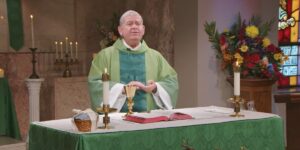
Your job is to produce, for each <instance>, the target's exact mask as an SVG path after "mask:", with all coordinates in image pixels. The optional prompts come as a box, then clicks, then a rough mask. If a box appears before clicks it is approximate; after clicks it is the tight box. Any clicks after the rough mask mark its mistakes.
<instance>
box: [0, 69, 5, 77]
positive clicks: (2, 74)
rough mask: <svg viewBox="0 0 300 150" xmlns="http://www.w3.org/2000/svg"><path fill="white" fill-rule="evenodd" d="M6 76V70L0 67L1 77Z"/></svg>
mask: <svg viewBox="0 0 300 150" xmlns="http://www.w3.org/2000/svg"><path fill="white" fill-rule="evenodd" d="M3 77H4V70H3V69H1V68H0V78H3Z"/></svg>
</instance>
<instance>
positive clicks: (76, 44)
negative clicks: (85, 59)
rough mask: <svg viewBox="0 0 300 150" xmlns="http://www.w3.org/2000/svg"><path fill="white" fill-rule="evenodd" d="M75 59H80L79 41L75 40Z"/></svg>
mask: <svg viewBox="0 0 300 150" xmlns="http://www.w3.org/2000/svg"><path fill="white" fill-rule="evenodd" d="M75 59H78V42H75Z"/></svg>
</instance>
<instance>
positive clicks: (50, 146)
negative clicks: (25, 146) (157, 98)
mask: <svg viewBox="0 0 300 150" xmlns="http://www.w3.org/2000/svg"><path fill="white" fill-rule="evenodd" d="M51 124H53V123H51ZM134 125H135V124H132V126H134ZM184 144H186V145H188V146H190V147H191V148H193V149H195V150H240V149H241V147H243V148H245V149H247V150H284V149H285V144H284V136H283V122H282V120H281V118H279V117H270V118H264V119H252V120H240V121H239V120H238V121H229V122H223V123H210V124H201V125H191V126H181V127H169V128H156V129H147V130H136V131H120V132H111V133H82V134H80V133H72V132H68V131H61V130H57V129H53V128H48V127H45V126H41V125H38V124H31V125H30V133H29V150H40V149H43V150H182V149H184V148H183V147H182V145H184Z"/></svg>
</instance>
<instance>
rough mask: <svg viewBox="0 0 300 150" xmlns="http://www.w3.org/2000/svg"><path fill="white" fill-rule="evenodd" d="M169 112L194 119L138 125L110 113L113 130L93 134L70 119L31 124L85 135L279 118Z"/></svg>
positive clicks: (212, 109)
mask: <svg viewBox="0 0 300 150" xmlns="http://www.w3.org/2000/svg"><path fill="white" fill-rule="evenodd" d="M165 111H166V110H153V111H151V113H162V115H163V114H164V113H165ZM168 111H170V110H168ZM171 111H173V112H182V113H186V114H189V115H191V116H192V117H193V118H194V119H190V120H176V121H164V122H156V123H149V124H139V123H134V122H129V121H124V120H123V116H124V115H125V113H111V114H109V116H110V124H109V125H110V126H112V127H113V128H112V129H97V130H95V131H93V132H79V131H77V129H76V127H75V126H74V124H73V123H72V121H71V118H67V119H60V120H51V121H44V122H33V124H37V125H40V126H44V127H48V128H53V129H57V130H61V131H66V132H71V133H76V134H82V133H85V134H87V133H109V132H119V131H134V130H146V129H155V128H167V127H180V126H190V125H200V124H213V123H223V122H230V121H241V120H253V119H263V118H270V117H279V116H278V115H275V114H270V113H262V112H253V111H247V110H241V114H244V115H245V117H230V116H229V115H230V114H233V109H232V108H225V107H218V106H208V107H195V108H183V109H173V110H171ZM139 115H140V114H139ZM102 117H103V115H99V121H98V126H103V124H102Z"/></svg>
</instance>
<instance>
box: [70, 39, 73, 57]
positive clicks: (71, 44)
mask: <svg viewBox="0 0 300 150" xmlns="http://www.w3.org/2000/svg"><path fill="white" fill-rule="evenodd" d="M70 53H71V59H73V43H72V42H70Z"/></svg>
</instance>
